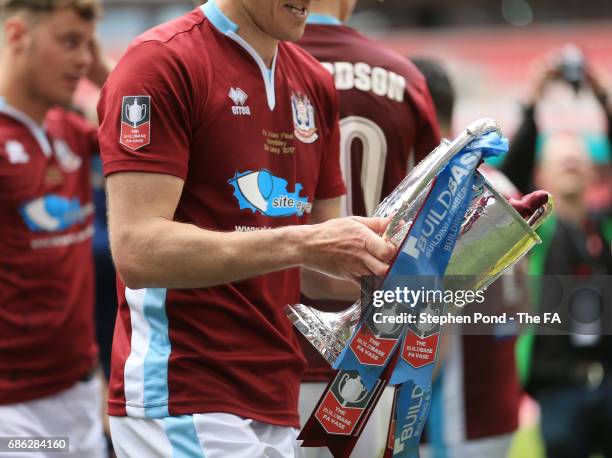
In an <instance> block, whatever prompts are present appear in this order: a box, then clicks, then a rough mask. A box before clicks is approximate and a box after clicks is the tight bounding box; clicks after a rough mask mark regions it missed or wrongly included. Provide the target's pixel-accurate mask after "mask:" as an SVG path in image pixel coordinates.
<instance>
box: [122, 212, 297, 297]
mask: <svg viewBox="0 0 612 458" xmlns="http://www.w3.org/2000/svg"><path fill="white" fill-rule="evenodd" d="M306 232H308V229H304V228H302V227H299V226H294V227H286V228H278V229H271V230H264V231H254V232H244V233H243V232H215V231H210V230H204V229H201V228H198V227H196V226H194V225H191V224H183V223H178V222H174V221H170V220H167V219H164V218H154V219H152V220H150V221H148V222H147V223H146V224H142V225H139V226H135V227H134V226H133V227H130V228H129V229H125V228H124V229H123V230H121V231H120V232H114V231H113V230H112V228H111V242H112V248H113V257H114V260H115V264H116V267H117V270H118V272H119V274H120V275H121V277H122V278H123V280H124V281H125V283H126V285H127V286H128V287H129V288H132V289H140V288H146V287H159V288H204V287H208V286H214V285H219V284H223V283H230V282H235V281H240V280H244V279H246V278H251V277H255V276H258V275H262V274H265V273H269V272H273V271H277V270H281V269H286V268H289V267H294V266H298V265H300V264H301V263H302V262H303V259H302V258H303V252H304V249H305V246H304V245H305V244H304V243H303V241H304V240H307V238H308V237H307V234H306Z"/></svg>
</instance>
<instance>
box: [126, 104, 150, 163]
mask: <svg viewBox="0 0 612 458" xmlns="http://www.w3.org/2000/svg"><path fill="white" fill-rule="evenodd" d="M119 143H121V144H122V145H123V146H126V147H128V148H130V149H132V150H134V151H136V150H137V149H140V148H142V147H143V146H147V145H148V144H149V143H151V97H150V96H148V95H131V96H128V97H123V103H122V104H121V137H120V139H119Z"/></svg>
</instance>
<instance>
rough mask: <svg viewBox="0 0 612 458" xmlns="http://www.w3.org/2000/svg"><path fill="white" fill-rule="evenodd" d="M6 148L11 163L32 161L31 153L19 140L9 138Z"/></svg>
mask: <svg viewBox="0 0 612 458" xmlns="http://www.w3.org/2000/svg"><path fill="white" fill-rule="evenodd" d="M4 150H5V151H6V155H7V156H8V160H9V162H10V163H11V164H27V163H28V162H30V155H29V154H28V153H27V152H26V150H25V148H24V147H23V145H22V144H21V143H19V142H18V141H17V140H9V141H7V142H6V144H5V145H4Z"/></svg>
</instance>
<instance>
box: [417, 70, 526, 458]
mask: <svg viewBox="0 0 612 458" xmlns="http://www.w3.org/2000/svg"><path fill="white" fill-rule="evenodd" d="M411 60H412V62H413V63H414V64H415V65H416V66H417V68H418V69H419V70H420V71H421V72H422V73H423V75H425V79H426V80H427V85H428V87H429V90H430V92H431V96H432V98H433V100H434V104H435V105H436V112H437V115H438V119H439V121H440V126H441V127H442V135H444V136H445V137H447V138H453V133H452V131H451V128H452V119H453V108H454V104H455V91H454V87H453V85H452V82H451V80H450V78H449V76H448V74H447V72H446V70H445V69H444V67H443V66H442V65H441V64H440V63H439V62H437V61H435V60H433V59H430V58H413V59H411ZM479 170H480V172H481V173H483V175H485V177H486V178H487V179H488V180H489V182H491V183H492V185H493V186H494V187H495V188H496V189H497V190H498V191H499V192H500V193H502V194H503V195H504V196H505V197H506V198H515V199H516V198H519V197H520V193H519V192H518V190H517V189H516V188H515V187H514V185H513V184H512V183H511V182H510V180H508V178H506V177H505V176H504V175H503V174H502V173H501V172H499V171H497V170H495V169H493V168H491V167H487V166H486V165H482V166H481V167H480V169H479ZM485 299H486V300H485V302H484V303H483V304H482V305H478V307H479V311H480V312H482V313H487V314H494V313H497V312H500V311H502V309H500V307H501V304H504V306H505V305H510V304H515V305H522V303H521V300H526V294H524V284H523V283H521V282H517V277H516V275H504V276H503V277H502V278H501V279H499V280H498V281H497V282H496V283H494V284H493V285H492V286H491V287H489V288H488V289H487V292H486V295H485ZM470 307H472V308H473V306H470ZM480 307H482V309H483V310H480ZM474 311H475V310H471V311H470V312H469V313H473V312H474ZM491 331H492V333H494V334H495V335H467V334H469V329H467V328H464V329H463V332H465V333H466V335H463V333H462V330H461V329H459V328H458V329H453V330H452V331H451V332H449V333H448V334H447V335H445V336H444V344H443V345H442V347H443V348H444V351H443V352H442V356H441V361H440V364H441V370H440V372H439V373H438V376H437V378H436V380H435V381H434V384H433V392H432V401H431V411H430V413H429V418H428V423H427V434H426V436H427V446H426V447H423V449H422V450H421V455H422V456H423V457H425V458H426V457H437V456H450V457H453V458H488V457H505V456H507V455H508V451H509V449H510V445H511V442H512V434H513V432H514V431H515V430H516V428H517V427H518V409H519V401H520V395H521V389H520V385H519V381H518V376H517V371H516V363H515V359H514V346H515V342H516V338H515V336H514V335H513V334H514V330H513V329H502V328H499V327H498V328H496V329H491ZM485 374H486V375H485Z"/></svg>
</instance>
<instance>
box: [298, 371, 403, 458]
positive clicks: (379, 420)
mask: <svg viewBox="0 0 612 458" xmlns="http://www.w3.org/2000/svg"><path fill="white" fill-rule="evenodd" d="M326 387H327V383H302V384H301V385H300V405H299V409H300V421H301V423H302V426H304V425H305V424H306V422H307V421H308V419H309V418H310V414H311V413H312V411H313V410H314V408H315V407H316V405H317V403H318V402H319V398H320V397H321V395H322V394H323V391H324V390H325V388H326ZM394 391H395V388H394V387H389V386H388V387H386V388H385V391H384V392H383V394H382V396H381V397H380V400H379V401H378V404H376V407H375V408H374V412H372V416H371V417H370V419H369V420H368V423H367V424H366V427H365V429H364V430H363V433H362V434H361V437H360V438H359V441H357V445H356V446H355V449H354V450H353V452H352V453H351V458H378V457H382V455H383V453H384V451H385V447H386V442H387V433H388V429H389V419H390V417H391V409H392V408H393V393H394ZM302 450H304V455H305V457H306V458H332V454H331V453H330V452H329V449H328V448H327V447H303V448H302Z"/></svg>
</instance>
